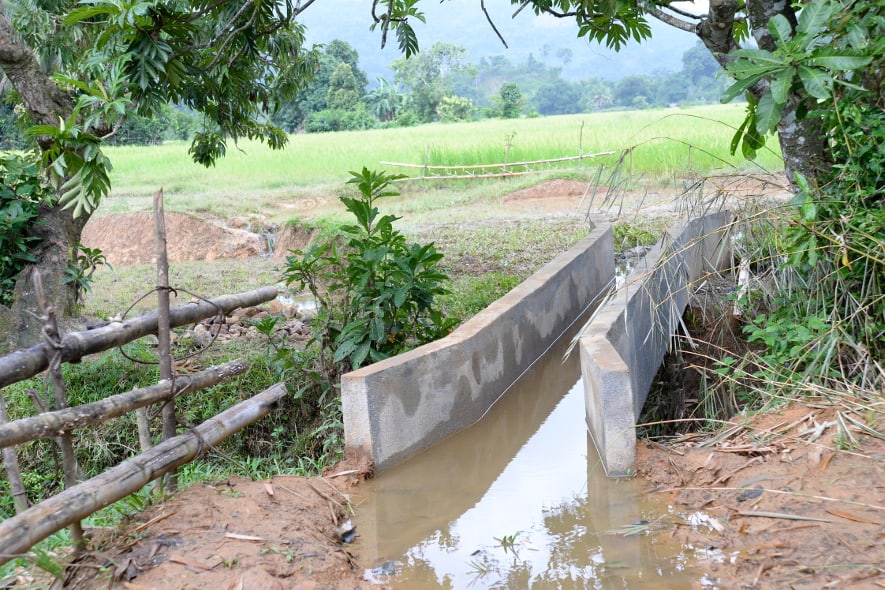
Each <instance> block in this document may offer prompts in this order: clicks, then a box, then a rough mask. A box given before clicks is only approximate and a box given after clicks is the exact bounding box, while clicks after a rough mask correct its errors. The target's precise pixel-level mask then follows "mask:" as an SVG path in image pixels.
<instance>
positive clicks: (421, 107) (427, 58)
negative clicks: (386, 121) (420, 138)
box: [391, 43, 475, 122]
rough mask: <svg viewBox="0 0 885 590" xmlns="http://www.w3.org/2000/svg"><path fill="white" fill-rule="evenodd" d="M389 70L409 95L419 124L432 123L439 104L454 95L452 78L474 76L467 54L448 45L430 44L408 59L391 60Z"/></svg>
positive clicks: (460, 48)
mask: <svg viewBox="0 0 885 590" xmlns="http://www.w3.org/2000/svg"><path fill="white" fill-rule="evenodd" d="M391 68H392V69H393V71H394V81H395V82H396V83H397V84H398V85H400V86H402V87H403V88H404V89H406V90H407V91H409V92H410V93H411V95H412V104H413V108H414V110H415V113H416V114H417V115H418V117H419V118H420V119H421V121H423V122H430V121H434V120H436V117H437V108H438V107H439V103H440V101H442V99H443V97H444V96H451V95H453V94H455V93H454V91H453V86H454V81H455V79H456V74H459V73H460V74H465V75H469V76H473V75H474V72H475V68H474V67H473V66H472V65H470V64H469V63H468V62H467V50H466V49H464V48H463V47H457V46H455V45H452V44H449V43H434V44H433V46H432V47H431V48H430V49H428V50H424V51H422V52H421V53H419V54H417V55H415V56H414V57H412V58H410V59H404V58H400V59H397V60H395V61H394V62H393V63H392V64H391Z"/></svg>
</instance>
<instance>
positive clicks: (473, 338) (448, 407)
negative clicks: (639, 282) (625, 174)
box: [341, 222, 614, 470]
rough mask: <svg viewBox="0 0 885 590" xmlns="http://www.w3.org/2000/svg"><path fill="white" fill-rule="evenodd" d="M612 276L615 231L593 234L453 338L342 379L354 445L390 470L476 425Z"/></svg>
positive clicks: (600, 229)
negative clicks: (391, 467) (395, 465)
mask: <svg viewBox="0 0 885 590" xmlns="http://www.w3.org/2000/svg"><path fill="white" fill-rule="evenodd" d="M613 276H614V256H613V253H612V235H611V227H610V226H609V225H608V224H607V223H602V222H597V223H596V225H595V227H594V229H593V230H592V231H591V233H590V235H589V236H588V237H587V238H585V239H584V240H582V241H581V242H579V243H578V244H577V245H575V246H574V247H572V248H570V249H569V250H568V251H566V252H564V253H562V254H560V255H559V256H557V257H556V258H555V259H554V260H553V261H551V262H550V263H548V264H547V265H545V266H544V267H543V268H541V270H539V271H538V272H537V273H535V274H534V275H532V276H531V277H529V278H528V279H527V280H526V281H524V282H523V283H521V284H520V285H519V286H517V287H516V288H515V289H513V290H512V291H511V292H510V293H508V294H507V295H505V296H504V297H502V298H501V299H499V300H498V301H496V302H495V303H493V304H492V305H491V306H489V307H488V308H487V309H485V310H484V311H482V312H481V313H479V314H478V315H476V316H474V317H473V318H471V319H470V320H469V321H467V322H465V323H464V324H463V325H461V326H460V327H458V329H456V330H455V331H454V332H452V333H451V334H450V335H449V336H447V337H446V338H443V339H442V340H438V341H436V342H432V343H430V344H427V345H424V346H422V347H420V348H417V349H415V350H412V351H410V352H408V353H405V354H402V355H399V356H397V357H394V358H391V359H387V360H385V361H382V362H379V363H375V364H373V365H369V366H368V367H364V368H362V369H358V370H356V371H353V372H351V373H347V374H346V375H343V376H342V377H341V399H342V406H343V411H344V435H345V441H346V445H347V446H348V447H362V448H363V449H365V450H367V451H368V452H369V453H370V454H371V456H372V458H373V460H374V461H375V467H376V469H378V470H383V469H386V468H388V467H390V466H392V465H394V464H396V463H398V462H400V461H403V460H404V459H406V458H408V457H410V456H412V455H414V454H415V453H417V452H419V451H421V450H423V449H425V448H427V447H429V446H430V445H432V444H434V443H436V442H438V441H440V440H442V439H443V438H445V437H447V436H449V435H451V434H453V433H455V432H457V431H459V430H461V429H463V428H465V427H467V426H469V425H471V424H473V423H474V422H476V421H477V420H479V419H480V418H481V417H482V416H483V414H485V413H486V411H488V409H489V408H490V407H491V406H492V404H493V403H495V401H496V400H497V399H498V398H499V397H500V396H501V395H502V394H503V393H504V392H505V391H506V390H507V388H509V387H510V386H511V385H512V384H513V383H514V382H515V381H516V380H517V378H519V376H520V375H521V374H522V373H523V372H524V371H525V370H526V369H527V368H528V367H529V366H531V364H532V363H534V362H535V361H536V360H537V359H538V358H539V357H540V356H541V355H542V354H543V353H544V352H545V351H546V350H547V349H548V348H549V347H550V346H551V345H552V344H553V342H554V341H555V340H556V338H557V337H558V336H559V335H560V334H561V333H562V332H563V331H564V330H565V329H566V328H567V327H568V326H569V325H570V324H571V323H572V322H573V321H574V320H575V319H576V318H578V317H579V316H580V315H581V314H582V312H584V310H585V309H586V308H587V307H588V305H590V304H593V303H594V302H597V303H598V301H599V300H600V297H599V294H600V293H601V292H603V291H604V290H605V289H607V288H608V286H609V284H610V283H611V281H612V279H613Z"/></svg>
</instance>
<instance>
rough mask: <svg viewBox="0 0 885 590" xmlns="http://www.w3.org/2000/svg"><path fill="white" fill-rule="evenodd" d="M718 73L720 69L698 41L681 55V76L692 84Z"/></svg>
mask: <svg viewBox="0 0 885 590" xmlns="http://www.w3.org/2000/svg"><path fill="white" fill-rule="evenodd" d="M720 71H722V67H721V66H720V65H719V63H718V62H717V61H716V59H715V58H714V57H713V56H712V55H711V54H710V52H709V51H708V50H707V48H706V47H704V44H703V43H701V42H700V41H698V43H697V44H695V46H694V47H692V48H691V49H689V50H687V51H686V52H685V53H683V54H682V74H683V76H684V77H685V78H686V79H687V80H690V81H691V82H692V83H693V84H697V83H698V82H701V81H702V80H704V79H708V78H712V77H714V76H715V75H716V74H717V73H719V72H720Z"/></svg>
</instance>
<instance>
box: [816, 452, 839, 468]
mask: <svg viewBox="0 0 885 590" xmlns="http://www.w3.org/2000/svg"><path fill="white" fill-rule="evenodd" d="M835 456H836V453H830V454H828V455H827V456H826V457H824V460H823V461H821V463H820V467H819V468H818V469H819V470H820V471H823V470H825V469H826V468H827V467H828V466H829V465H830V461H832V460H833V457H835Z"/></svg>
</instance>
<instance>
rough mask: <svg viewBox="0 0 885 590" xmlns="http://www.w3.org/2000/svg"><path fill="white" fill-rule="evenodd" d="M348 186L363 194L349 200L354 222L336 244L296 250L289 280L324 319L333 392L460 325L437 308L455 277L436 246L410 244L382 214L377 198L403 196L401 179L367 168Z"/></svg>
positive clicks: (321, 336) (325, 362) (321, 330)
mask: <svg viewBox="0 0 885 590" xmlns="http://www.w3.org/2000/svg"><path fill="white" fill-rule="evenodd" d="M351 175H352V177H353V178H351V180H350V181H348V184H352V185H356V187H357V189H358V190H359V195H358V196H357V197H355V198H352V197H348V196H342V197H341V198H340V199H341V202H342V203H344V206H345V208H346V209H347V211H349V212H350V213H351V214H352V215H353V216H354V217H355V218H356V224H354V225H345V226H343V227H342V228H341V234H340V236H339V237H337V238H330V239H327V240H324V241H322V242H320V243H315V244H314V245H312V246H311V247H309V248H308V249H307V250H306V251H300V250H297V251H293V252H292V255H290V256H289V257H287V259H286V262H287V266H286V269H285V271H284V273H283V276H284V278H285V281H286V283H287V284H289V285H291V284H293V283H297V284H298V285H299V288H300V289H304V288H307V289H308V290H309V291H310V293H311V294H312V295H313V296H314V298H315V299H316V301H317V303H318V306H319V313H318V316H317V319H316V321H315V324H314V337H313V341H314V342H316V343H317V344H318V345H319V348H320V358H319V361H320V370H321V372H322V373H323V375H324V376H325V377H326V379H327V381H328V382H329V383H330V384H332V385H333V386H334V383H335V382H336V381H337V377H338V375H340V374H341V373H342V372H346V371H348V370H350V369H355V368H357V367H360V366H362V365H364V364H366V363H367V362H376V361H380V360H383V359H385V358H388V357H391V356H394V355H396V354H399V353H400V352H403V351H404V350H407V349H409V348H411V347H414V346H417V345H420V344H423V343H425V342H430V341H432V340H435V339H437V338H440V337H442V336H444V335H446V334H448V333H449V332H450V331H451V330H452V329H453V328H454V326H455V325H456V324H457V320H456V319H453V318H446V317H444V315H443V314H442V312H441V311H440V310H439V309H437V307H436V303H437V298H438V297H439V296H441V295H443V294H445V293H446V292H447V290H446V288H445V287H444V286H443V284H444V283H445V281H447V280H448V276H447V275H446V274H445V273H443V272H442V270H440V268H439V262H440V260H441V259H442V254H440V253H439V252H437V251H436V249H435V248H434V246H433V244H426V245H419V244H407V243H406V239H405V236H404V235H403V234H402V233H401V232H399V231H398V230H396V229H394V227H393V224H394V222H395V221H396V220H397V219H399V218H398V217H396V216H394V215H380V213H379V211H378V207H377V206H376V202H377V201H378V199H381V198H384V197H389V196H394V195H396V194H398V193H397V192H396V191H394V190H392V189H391V186H390V185H391V182H392V181H393V180H396V179H397V178H400V176H393V175H388V174H386V173H384V172H374V171H370V170H368V169H366V168H363V169H362V171H361V172H351Z"/></svg>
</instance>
